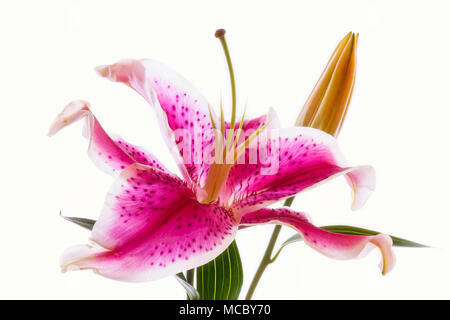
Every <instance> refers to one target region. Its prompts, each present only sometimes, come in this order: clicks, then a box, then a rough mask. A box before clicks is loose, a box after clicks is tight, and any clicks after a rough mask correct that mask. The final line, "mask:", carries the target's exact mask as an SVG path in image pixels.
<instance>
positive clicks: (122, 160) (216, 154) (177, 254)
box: [49, 33, 394, 281]
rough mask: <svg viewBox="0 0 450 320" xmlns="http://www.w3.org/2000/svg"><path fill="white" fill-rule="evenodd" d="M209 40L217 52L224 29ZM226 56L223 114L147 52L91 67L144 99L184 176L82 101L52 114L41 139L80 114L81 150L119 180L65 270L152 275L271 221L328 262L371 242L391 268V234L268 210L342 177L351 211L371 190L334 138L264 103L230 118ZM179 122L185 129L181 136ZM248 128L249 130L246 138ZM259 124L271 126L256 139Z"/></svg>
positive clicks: (200, 259) (370, 176) (199, 258)
mask: <svg viewBox="0 0 450 320" xmlns="http://www.w3.org/2000/svg"><path fill="white" fill-rule="evenodd" d="M217 36H218V37H219V39H221V41H222V44H223V45H224V48H225V49H226V43H225V41H224V37H223V34H220V33H219V34H217ZM225 52H226V56H227V61H228V62H229V63H228V65H229V68H230V70H231V71H230V76H231V78H232V91H233V99H232V100H233V106H232V119H231V121H230V122H227V121H225V120H224V117H223V111H222V110H221V116H220V118H219V117H217V116H216V115H215V114H214V112H213V111H212V110H211V109H210V107H209V104H208V102H207V101H206V100H205V98H204V97H203V96H202V95H201V94H200V93H199V92H198V91H197V89H195V88H194V87H193V86H192V85H191V84H190V83H189V82H188V81H186V80H185V79H184V78H183V77H181V76H180V75H179V74H177V73H175V72H174V71H172V70H171V69H169V68H167V67H166V66H164V65H163V64H161V63H159V62H156V61H154V60H149V59H145V60H123V61H119V62H118V63H115V64H112V65H107V66H101V67H98V68H97V69H96V70H97V72H98V73H99V74H100V75H101V76H102V77H105V78H108V79H110V80H112V81H116V82H121V83H124V84H126V85H128V86H129V87H131V88H132V89H134V90H135V91H136V92H138V93H139V94H140V95H141V96H142V97H143V98H144V99H145V100H146V101H147V102H148V103H149V104H150V105H151V106H152V107H153V109H154V110H155V111H156V115H157V117H158V120H159V124H160V128H161V131H162V134H163V136H164V138H165V140H166V142H167V144H168V146H169V148H170V150H171V151H172V153H173V155H174V157H175V160H176V161H177V164H178V167H179V168H180V171H181V174H182V178H180V177H178V176H177V175H175V174H173V173H172V172H170V171H169V170H168V169H167V168H166V167H165V166H164V165H163V164H161V163H160V162H159V161H158V160H157V159H156V158H155V156H153V155H152V154H151V153H149V152H148V151H146V150H144V149H143V148H141V147H138V146H135V145H133V144H131V143H129V142H127V141H125V140H123V139H122V138H118V137H113V136H110V135H108V134H107V133H106V131H105V130H104V129H103V128H102V126H101V125H100V123H99V122H98V120H97V119H96V118H95V116H94V115H93V113H92V112H91V109H90V106H89V103H87V102H85V101H75V102H72V103H70V104H69V105H67V106H66V107H65V108H64V110H63V111H62V113H60V114H59V115H58V116H57V118H56V119H55V121H54V123H53V124H52V126H51V128H50V131H49V135H53V134H55V133H56V132H57V131H59V130H60V129H62V128H63V127H65V126H67V125H69V124H71V123H73V122H75V121H77V120H80V119H85V121H86V123H85V124H86V125H85V130H84V134H85V136H86V137H87V138H88V140H89V149H88V154H89V156H90V158H91V159H92V160H93V161H94V163H95V164H97V165H98V166H99V167H100V168H101V169H102V170H104V171H106V172H107V173H109V174H111V175H113V176H114V177H115V178H116V180H115V182H114V183H113V185H112V187H111V189H110V190H109V192H108V194H107V196H106V200H105V206H104V208H103V210H102V212H101V214H100V217H99V219H98V220H97V222H96V223H95V225H94V228H93V230H92V234H91V237H90V240H91V243H90V244H88V245H79V246H75V247H73V248H70V249H68V250H67V251H66V252H65V253H64V254H63V256H62V259H61V268H62V270H63V271H66V270H78V269H92V270H94V271H95V272H96V273H98V274H100V275H102V276H105V277H108V278H112V279H116V280H122V281H146V280H154V279H159V278H161V277H164V276H168V275H173V274H176V273H178V272H181V271H184V270H187V269H191V268H195V267H197V266H200V265H203V264H205V263H207V262H208V261H210V260H212V259H214V258H215V257H216V256H218V255H219V254H220V253H222V252H223V251H224V250H225V249H226V248H227V247H228V245H229V244H230V243H231V242H232V241H233V240H234V238H235V236H236V233H237V231H238V230H239V229H242V228H246V227H249V226H255V225H260V224H268V223H269V224H282V225H286V226H289V227H291V228H293V229H294V230H296V231H297V232H299V233H300V234H301V236H302V237H303V239H304V240H305V243H306V244H308V245H309V246H310V247H312V248H313V249H315V250H317V251H318V252H320V253H322V254H324V255H325V256H328V257H330V258H334V259H352V258H357V257H360V256H362V255H363V254H364V253H366V252H368V250H367V249H370V248H374V247H378V249H379V250H380V251H381V254H382V263H381V269H382V273H383V274H386V273H387V272H389V271H390V270H391V269H392V267H393V264H394V256H393V253H392V240H391V238H390V237H389V236H387V235H385V234H378V235H375V236H357V235H343V234H337V233H332V232H328V231H325V230H323V229H321V228H318V227H316V226H314V225H313V224H312V222H311V220H310V219H309V218H308V217H307V216H306V215H305V214H304V213H300V212H295V211H293V210H291V209H288V208H279V209H273V208H267V207H268V206H269V205H271V204H273V203H275V202H278V201H280V200H282V199H286V198H288V197H290V196H293V195H295V194H297V193H299V192H301V191H303V190H307V189H310V188H312V187H315V186H317V185H319V184H320V183H323V182H325V181H328V180H330V179H332V178H334V177H337V176H340V175H345V177H346V179H347V180H348V182H349V185H350V187H351V189H352V191H353V205H352V208H353V209H358V208H360V207H361V206H362V205H363V204H364V203H365V201H366V200H367V198H368V196H369V194H370V193H371V191H372V190H373V189H374V187H375V174H374V170H373V169H372V167H370V166H359V167H348V166H347V165H346V163H345V161H344V158H343V155H342V153H341V152H340V150H339V148H338V146H337V144H336V140H335V138H334V137H332V136H331V135H329V134H326V133H324V132H323V131H320V130H317V129H313V128H307V127H291V128H279V126H278V121H277V117H276V115H275V112H274V111H273V110H269V112H268V113H267V114H266V115H263V116H261V117H258V118H255V119H248V120H245V118H244V117H242V120H241V121H236V112H235V110H236V99H235V89H234V75H233V73H232V67H231V62H230V61H229V55H228V51H227V49H226V50H225ZM179 130H182V132H183V133H184V134H186V133H187V135H184V136H183V137H182V138H183V139H181V138H180V137H179V136H178V134H177V133H178V132H179ZM248 131H250V132H253V133H252V134H249V135H247V136H246V135H245V134H244V133H246V132H248ZM264 132H271V134H270V136H269V137H268V138H266V139H260V137H262V136H263V133H264ZM273 132H274V133H275V134H272V133H273ZM186 137H187V138H186ZM187 140H188V141H187ZM195 146H198V147H200V150H202V152H203V153H205V150H208V151H207V152H206V154H212V155H213V158H212V160H213V161H196V159H197V160H199V159H198V157H197V156H198V154H197V150H196V148H195ZM255 150H257V154H258V155H259V154H260V153H261V152H262V151H261V150H268V152H266V154H265V156H264V157H263V158H264V160H265V161H262V160H261V158H260V157H256V161H253V163H252V162H251V161H246V160H248V158H249V157H251V153H252V152H253V151H255ZM186 154H189V157H188V158H189V160H191V161H186V158H187V157H186ZM196 157H197V158H196ZM204 159H205V158H202V159H201V160H204ZM247 162H250V163H247ZM272 164H277V165H276V170H271V166H272Z"/></svg>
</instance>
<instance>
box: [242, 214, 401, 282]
mask: <svg viewBox="0 0 450 320" xmlns="http://www.w3.org/2000/svg"><path fill="white" fill-rule="evenodd" d="M265 223H271V224H281V225H286V226H289V227H291V228H293V229H295V230H296V231H297V232H299V233H300V234H301V236H302V238H303V239H304V240H305V242H306V244H308V245H309V246H310V247H311V248H313V249H315V250H317V251H318V252H320V253H321V254H323V255H325V256H327V257H330V258H333V259H338V260H346V259H354V258H359V257H363V256H364V255H366V254H367V253H368V252H369V250H370V249H373V248H375V247H378V249H380V251H381V254H382V257H383V260H382V262H381V263H380V269H381V272H382V273H383V274H386V273H388V272H389V271H391V270H392V268H393V267H394V264H395V256H394V253H393V252H392V239H391V238H390V237H389V236H388V235H385V234H378V235H375V236H360V235H344V234H338V233H333V232H329V231H325V230H323V229H321V228H318V227H316V226H314V225H313V224H312V223H311V222H310V221H309V219H308V217H307V216H306V215H304V214H303V213H299V212H295V211H293V210H290V209H287V208H281V209H267V208H266V209H261V210H258V211H255V212H251V213H247V214H245V215H244V216H243V217H242V220H241V226H242V227H246V226H253V225H258V224H265Z"/></svg>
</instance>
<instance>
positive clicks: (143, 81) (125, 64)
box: [96, 59, 276, 187]
mask: <svg viewBox="0 0 450 320" xmlns="http://www.w3.org/2000/svg"><path fill="white" fill-rule="evenodd" d="M96 70H97V72H98V73H99V74H100V75H101V76H103V77H106V78H108V79H110V80H112V81H117V82H122V83H125V84H126V85H128V86H130V87H131V88H133V89H134V90H135V91H136V92H138V93H139V94H140V95H141V96H143V97H144V98H145V99H146V100H147V102H149V103H150V104H151V105H152V106H153V107H154V109H155V111H156V113H157V116H158V120H159V122H160V126H161V130H162V132H163V136H164V138H165V140H166V143H167V145H168V147H169V148H170V150H171V151H172V154H173V156H174V157H175V160H176V161H177V163H178V166H179V168H180V171H181V173H182V174H183V176H184V178H185V180H186V181H188V182H192V183H194V184H197V185H199V186H201V187H203V183H204V182H205V179H206V176H207V173H208V170H209V168H210V164H211V161H208V160H209V159H210V158H212V156H211V154H210V152H207V150H210V151H212V152H214V145H213V144H214V141H215V138H214V132H213V127H214V125H213V123H212V122H211V118H212V119H213V121H214V124H215V125H216V126H217V128H219V127H220V119H219V118H218V117H217V116H216V115H215V113H214V111H213V107H210V105H209V103H208V101H207V100H206V99H205V98H204V97H203V95H202V94H201V93H200V92H199V91H198V90H197V89H196V88H195V87H194V86H193V85H192V84H191V83H189V82H188V81H187V80H186V79H184V78H183V77H182V76H181V75H180V74H178V73H176V72H175V71H173V70H171V69H170V68H169V67H167V66H165V65H163V64H162V63H160V62H157V61H154V60H150V59H143V60H131V59H130V60H122V61H119V62H118V63H115V64H112V65H108V66H100V67H97V69H96ZM153 94H154V95H156V97H154V96H153ZM155 98H156V99H155ZM269 117H273V111H270V112H269V114H267V115H264V116H261V117H258V118H255V119H252V120H246V121H245V122H244V124H243V128H242V129H243V130H244V131H246V130H248V129H256V128H257V127H258V126H260V125H264V123H265V122H266V121H267V120H268V119H269ZM275 122H276V121H275ZM229 126H230V125H229V123H227V122H225V129H228V128H229ZM236 127H239V123H237V124H236ZM206 157H207V158H208V159H206Z"/></svg>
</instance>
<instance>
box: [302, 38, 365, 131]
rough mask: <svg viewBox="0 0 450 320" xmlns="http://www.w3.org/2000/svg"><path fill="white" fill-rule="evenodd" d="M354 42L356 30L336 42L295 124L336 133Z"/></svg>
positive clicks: (351, 76) (350, 78) (348, 91)
mask: <svg viewBox="0 0 450 320" xmlns="http://www.w3.org/2000/svg"><path fill="white" fill-rule="evenodd" d="M357 42H358V34H355V33H353V32H350V33H348V34H347V35H346V36H345V37H344V38H343V39H342V40H341V42H339V44H338V46H337V47H336V49H335V50H334V52H333V54H332V56H331V58H330V60H329V61H328V64H327V66H326V68H325V70H324V71H323V72H322V75H321V76H320V78H319V80H318V81H317V83H316V85H315V87H314V89H313V90H312V92H311V94H310V95H309V97H308V100H307V101H306V103H305V105H304V106H303V109H302V111H301V112H300V115H299V116H298V118H297V121H296V123H295V125H297V126H304V127H313V128H316V129H320V130H322V131H325V132H327V133H329V134H331V135H333V136H335V137H337V135H338V134H339V131H340V129H341V127H342V124H343V122H344V118H345V115H346V113H347V109H348V106H349V104H350V100H351V97H352V92H353V86H354V84H355V75H356V46H357Z"/></svg>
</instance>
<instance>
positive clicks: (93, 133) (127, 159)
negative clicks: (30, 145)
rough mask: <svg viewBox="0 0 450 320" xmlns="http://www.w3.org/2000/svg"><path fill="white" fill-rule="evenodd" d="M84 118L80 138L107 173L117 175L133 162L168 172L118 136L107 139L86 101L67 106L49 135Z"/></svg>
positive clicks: (155, 160)
mask: <svg viewBox="0 0 450 320" xmlns="http://www.w3.org/2000/svg"><path fill="white" fill-rule="evenodd" d="M83 118H85V119H86V122H85V126H84V130H83V135H84V136H85V137H86V138H87V139H88V140H89V148H88V155H89V157H90V158H91V159H92V161H93V162H94V163H95V164H96V165H97V166H98V167H99V168H100V169H102V170H103V171H105V172H106V173H109V174H111V175H113V176H116V175H118V174H120V172H121V171H122V170H123V169H125V168H126V167H127V166H129V165H130V164H133V163H135V162H138V163H142V164H146V165H149V166H153V167H155V168H157V169H159V170H162V171H167V169H166V168H165V167H164V166H163V165H162V164H161V163H160V162H159V161H158V160H157V159H156V158H155V157H154V156H153V155H152V154H151V153H149V152H147V151H145V150H144V149H143V148H141V147H137V146H134V145H132V144H130V143H128V142H126V141H125V140H123V139H122V138H120V137H115V138H114V137H111V136H109V135H108V134H107V133H106V132H105V130H104V129H103V128H102V126H101V125H100V123H99V122H98V120H97V119H96V118H95V116H94V115H93V113H92V112H91V110H90V105H89V103H88V102H86V101H81V100H77V101H73V102H71V103H69V104H68V105H67V106H66V107H65V108H64V110H63V111H62V112H61V113H60V114H59V115H58V116H57V117H56V119H55V121H54V122H53V124H52V125H51V127H50V130H49V133H48V134H49V136H52V135H54V134H55V133H57V132H58V131H59V130H61V129H62V128H64V127H66V126H68V125H69V124H71V123H73V122H75V121H78V120H80V119H83Z"/></svg>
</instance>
